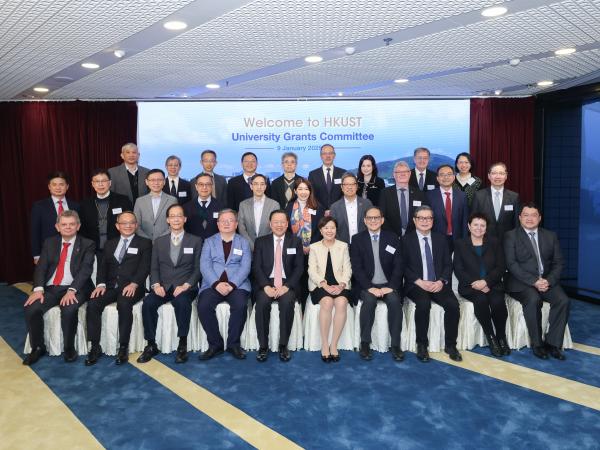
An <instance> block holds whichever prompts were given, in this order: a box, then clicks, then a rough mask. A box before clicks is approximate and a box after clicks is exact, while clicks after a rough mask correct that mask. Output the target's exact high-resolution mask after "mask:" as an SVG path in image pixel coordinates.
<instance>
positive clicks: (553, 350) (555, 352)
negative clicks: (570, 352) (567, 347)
mask: <svg viewBox="0 0 600 450" xmlns="http://www.w3.org/2000/svg"><path fill="white" fill-rule="evenodd" d="M546 347H547V348H548V354H549V355H550V356H552V357H553V358H556V359H558V360H559V361H564V360H565V359H567V358H566V357H565V354H564V353H563V352H561V351H560V349H559V348H558V347H555V346H554V345H547V346H546Z"/></svg>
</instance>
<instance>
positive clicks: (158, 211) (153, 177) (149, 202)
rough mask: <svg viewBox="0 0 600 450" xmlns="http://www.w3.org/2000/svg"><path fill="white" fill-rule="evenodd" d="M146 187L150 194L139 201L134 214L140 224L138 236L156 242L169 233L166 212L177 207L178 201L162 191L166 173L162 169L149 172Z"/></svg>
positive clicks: (134, 208)
mask: <svg viewBox="0 0 600 450" xmlns="http://www.w3.org/2000/svg"><path fill="white" fill-rule="evenodd" d="M146 185H147V186H148V187H149V188H150V193H149V194H146V195H142V196H141V197H139V198H138V199H137V201H136V202H135V206H134V207H133V212H134V214H135V216H136V217H137V222H138V231H137V234H139V235H140V236H142V237H145V238H147V239H150V240H152V242H154V241H155V240H156V238H158V237H160V236H164V235H166V234H168V233H169V225H168V223H167V220H166V218H165V217H166V216H165V211H166V210H167V209H168V208H169V206H171V205H176V204H177V199H176V198H175V197H173V196H172V195H169V194H165V193H164V192H163V191H162V188H163V186H164V185H165V173H164V172H163V171H162V170H160V169H152V170H150V171H149V172H148V174H147V175H146Z"/></svg>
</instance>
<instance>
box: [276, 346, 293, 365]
mask: <svg viewBox="0 0 600 450" xmlns="http://www.w3.org/2000/svg"><path fill="white" fill-rule="evenodd" d="M290 359H292V356H291V354H290V350H289V349H288V348H287V345H280V346H279V360H280V361H283V362H288V361H289V360H290Z"/></svg>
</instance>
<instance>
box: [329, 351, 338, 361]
mask: <svg viewBox="0 0 600 450" xmlns="http://www.w3.org/2000/svg"><path fill="white" fill-rule="evenodd" d="M329 358H330V359H331V362H340V354H339V353H338V354H337V355H334V354H333V353H332V354H331V355H330V356H329Z"/></svg>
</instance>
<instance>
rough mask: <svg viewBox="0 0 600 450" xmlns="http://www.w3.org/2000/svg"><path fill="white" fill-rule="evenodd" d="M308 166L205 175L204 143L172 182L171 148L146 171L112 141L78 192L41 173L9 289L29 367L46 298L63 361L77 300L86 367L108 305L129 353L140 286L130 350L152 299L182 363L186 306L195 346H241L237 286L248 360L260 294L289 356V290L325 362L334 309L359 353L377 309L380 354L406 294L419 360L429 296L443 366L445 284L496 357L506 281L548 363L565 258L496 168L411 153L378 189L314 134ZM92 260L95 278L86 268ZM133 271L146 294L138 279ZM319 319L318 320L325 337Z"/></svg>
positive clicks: (152, 327)
mask: <svg viewBox="0 0 600 450" xmlns="http://www.w3.org/2000/svg"><path fill="white" fill-rule="evenodd" d="M320 156H321V160H322V165H321V166H320V167H318V168H316V169H314V170H312V171H311V172H310V173H309V176H308V178H304V177H302V176H300V175H298V174H297V173H296V167H297V156H296V155H295V154H294V153H284V154H283V155H282V158H281V163H282V169H283V175H281V176H280V177H278V178H276V179H275V180H273V182H272V183H271V182H270V180H269V179H268V178H267V177H266V176H264V175H262V174H259V173H257V172H256V171H257V165H258V161H257V157H256V155H255V154H254V153H252V152H246V153H244V154H243V155H242V157H241V164H242V174H241V175H238V176H235V177H233V178H231V179H229V180H228V181H227V180H226V179H225V177H223V176H221V175H218V174H216V173H215V172H214V169H215V166H216V165H217V155H216V153H215V152H214V151H213V150H205V151H204V152H202V154H201V165H202V172H201V173H199V174H198V175H197V176H196V177H195V178H194V179H192V180H190V181H187V180H184V179H183V178H181V177H179V172H180V169H181V160H180V158H179V157H177V156H175V155H173V156H169V157H168V158H167V159H166V162H165V168H166V174H165V172H164V171H163V170H161V169H146V168H144V167H142V166H140V165H139V164H138V160H139V151H138V148H137V146H136V145H135V144H126V145H124V146H123V147H122V149H121V158H122V159H123V164H121V165H119V166H117V167H113V168H110V169H108V170H97V171H95V172H94V173H93V174H92V177H91V184H92V188H93V190H94V194H93V195H92V196H91V197H90V198H87V199H85V200H84V201H83V202H82V203H81V204H77V203H75V202H73V201H72V200H70V199H68V198H67V197H66V194H67V190H68V186H69V179H68V177H67V175H66V174H64V173H62V172H55V173H52V174H50V175H49V177H48V189H49V191H50V197H48V198H45V199H43V200H40V201H38V202H36V203H35V204H34V205H33V208H32V215H31V220H32V238H31V245H32V251H33V258H34V263H35V264H36V266H35V271H34V282H33V284H34V288H33V292H32V294H31V295H30V296H29V297H28V299H27V301H26V302H25V318H26V322H27V327H28V331H29V336H30V343H31V348H32V350H31V353H29V354H28V355H27V356H26V357H25V359H24V361H23V363H24V364H27V365H30V364H33V363H35V362H36V361H38V360H39V358H40V357H41V356H43V355H44V354H45V352H46V348H45V345H44V333H43V314H44V313H45V312H46V311H48V310H49V309H50V308H51V307H53V306H56V305H59V306H60V309H61V325H62V329H63V334H64V349H65V350H64V358H65V360H66V361H75V360H76V359H77V354H76V351H75V347H74V341H75V334H76V329H77V310H78V308H79V306H80V305H82V304H84V303H85V302H87V314H86V321H87V336H88V340H89V341H90V342H91V347H90V351H89V354H88V355H87V358H86V360H85V364H86V365H93V364H95V363H96V362H97V361H98V359H99V358H100V357H101V355H102V349H101V347H100V336H101V317H102V311H103V310H104V308H105V307H106V306H107V305H108V304H111V303H114V302H116V304H117V309H118V312H119V350H118V354H117V357H116V363H117V364H123V363H125V362H127V360H128V345H129V336H130V334H131V327H132V322H133V312H132V310H133V305H134V304H135V303H137V302H138V301H139V300H141V299H143V303H142V316H143V323H144V338H145V340H146V341H147V345H146V347H145V348H144V351H143V352H142V354H141V355H140V356H139V358H138V361H139V362H141V363H143V362H147V361H149V360H150V359H152V358H153V357H154V356H155V355H157V354H158V353H159V349H158V346H157V343H156V328H157V323H158V309H159V307H160V306H161V305H163V304H165V303H166V302H171V303H172V304H173V307H174V309H175V316H176V321H177V330H178V331H177V332H178V336H179V345H178V348H177V353H176V356H175V360H176V362H178V363H183V362H185V361H187V359H188V350H187V335H188V332H189V327H190V318H191V311H192V302H193V301H194V300H195V299H196V298H197V308H198V315H199V318H200V321H201V324H202V326H203V328H204V330H205V331H206V334H207V338H208V343H209V348H208V350H207V351H205V352H203V353H202V354H201V355H200V359H201V360H207V359H211V358H213V357H215V356H217V355H218V354H220V353H223V352H224V351H225V350H226V351H228V352H229V353H231V354H232V355H233V356H234V357H235V358H238V359H244V358H245V357H246V355H245V352H244V350H243V349H242V348H241V345H240V336H241V333H242V330H243V328H244V325H245V321H246V317H247V307H248V306H247V305H248V298H251V299H252V303H253V304H254V308H255V317H256V328H257V334H258V340H259V351H258V353H257V359H258V361H261V362H262V361H266V360H267V358H268V356H269V352H268V333H269V320H270V311H271V307H272V304H273V303H274V302H276V303H277V305H278V307H279V317H280V341H279V358H280V359H281V360H282V361H289V360H290V358H291V354H290V352H289V349H288V346H287V343H288V339H289V336H290V332H291V328H292V324H293V318H294V308H295V305H296V302H300V303H301V304H302V306H303V307H304V305H305V303H306V301H307V299H308V298H309V297H310V301H311V302H312V303H313V304H315V305H319V307H320V308H319V324H320V333H321V343H322V348H321V357H322V359H323V361H324V362H337V361H339V360H340V354H339V351H338V341H339V338H340V336H341V334H342V331H343V328H344V325H345V323H346V312H347V308H348V304H351V305H355V304H357V302H358V301H362V305H361V309H360V315H359V320H360V330H361V337H360V340H361V343H360V349H359V355H360V357H361V358H362V359H364V360H370V359H372V357H373V354H372V351H371V348H370V344H371V329H372V326H373V323H374V317H375V308H376V306H377V302H378V301H383V302H385V303H386V305H387V310H388V325H389V331H390V335H391V355H392V357H393V359H394V360H396V361H402V360H403V359H404V356H405V355H404V352H403V351H402V349H401V347H400V336H401V330H402V302H403V299H404V298H405V297H408V298H410V299H411V300H412V301H413V302H414V303H415V306H416V310H415V326H416V342H417V353H416V356H417V358H418V359H419V360H420V361H423V362H427V361H429V360H430V357H429V354H428V340H427V334H428V328H429V311H430V308H431V302H432V301H433V302H435V303H437V304H439V305H440V306H442V308H443V309H444V328H445V349H444V350H445V352H446V353H447V354H448V355H449V357H450V358H451V359H452V360H454V361H461V360H462V356H461V354H460V352H459V351H458V350H457V348H456V339H457V334H458V322H459V315H460V314H459V303H458V300H457V297H456V294H455V293H454V291H453V289H452V274H453V273H454V274H455V275H456V278H457V279H458V293H459V294H460V295H461V296H463V297H465V298H466V299H467V300H469V301H471V302H473V305H474V310H475V315H476V317H477V319H478V320H479V322H480V323H481V326H482V328H483V330H484V332H485V335H486V338H487V341H488V344H489V346H490V352H491V353H492V355H494V356H496V357H501V356H503V355H507V354H509V353H510V348H509V345H508V342H507V339H506V334H505V324H506V319H507V315H508V314H507V309H506V304H505V300H504V296H505V293H508V294H509V295H511V296H512V297H514V298H515V299H516V300H518V301H519V302H521V304H522V305H523V310H524V316H525V321H526V323H527V327H528V331H529V335H530V338H531V343H532V350H533V353H534V355H535V356H537V357H539V358H542V359H547V358H548V357H549V356H552V357H554V358H557V359H559V360H562V359H564V358H565V357H564V354H563V352H562V350H561V347H562V341H563V335H564V330H565V327H566V323H567V320H568V314H569V299H568V297H567V296H566V295H565V293H564V291H563V290H562V288H561V286H560V273H561V271H562V267H563V259H562V255H561V251H560V246H559V244H558V240H557V237H556V234H555V233H553V232H551V231H549V230H546V229H543V228H541V227H540V226H539V224H540V221H541V211H540V209H539V208H538V207H537V206H536V205H535V204H533V203H526V204H524V205H522V204H521V201H520V199H519V195H518V194H517V193H515V192H513V191H510V190H508V189H506V188H505V187H504V184H505V182H506V180H507V176H508V171H507V167H506V165H505V164H504V163H501V162H499V163H495V164H492V165H491V166H490V167H489V170H488V180H489V182H490V187H488V188H486V189H481V186H482V182H481V179H480V178H477V177H476V176H474V175H473V173H472V170H473V162H472V160H471V157H470V155H469V154H468V153H461V154H459V155H458V156H457V157H456V162H455V167H452V166H450V165H448V164H442V165H441V166H439V167H438V168H437V170H436V171H432V170H430V169H429V167H428V165H429V160H430V156H431V155H430V152H429V150H428V149H426V148H417V149H416V150H415V151H414V163H415V168H414V169H413V170H411V169H410V167H409V165H408V164H407V163H406V162H405V161H398V162H396V164H395V165H394V168H393V178H394V184H393V185H392V186H388V187H385V183H384V181H383V180H382V179H381V178H380V177H378V174H377V165H376V162H375V159H374V158H373V157H372V156H371V155H365V156H363V157H362V158H361V159H360V162H359V167H358V170H357V175H354V174H353V173H351V172H348V171H347V170H345V169H342V168H340V167H337V166H335V164H334V161H335V156H336V154H335V149H334V147H333V146H332V145H330V144H325V145H323V146H322V147H321V150H320ZM95 260H96V261H97V276H96V280H95V281H96V284H95V286H94V285H93V284H92V280H91V275H92V272H93V265H94V261H95ZM148 277H149V284H148V286H149V292H148V293H147V292H146V286H147V282H146V279H147V278H148ZM542 300H544V301H548V302H550V320H549V322H550V327H549V330H548V332H547V333H546V334H545V339H544V338H543V333H542V329H541V307H542ZM223 301H225V302H227V303H229V305H230V319H229V326H228V336H226V337H225V338H226V341H224V337H222V336H221V335H220V332H219V327H218V323H217V318H216V312H215V310H216V306H217V305H218V304H219V303H221V302H223ZM330 330H332V331H331V333H330Z"/></svg>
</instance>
